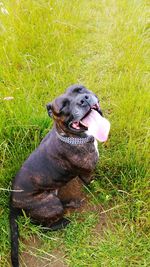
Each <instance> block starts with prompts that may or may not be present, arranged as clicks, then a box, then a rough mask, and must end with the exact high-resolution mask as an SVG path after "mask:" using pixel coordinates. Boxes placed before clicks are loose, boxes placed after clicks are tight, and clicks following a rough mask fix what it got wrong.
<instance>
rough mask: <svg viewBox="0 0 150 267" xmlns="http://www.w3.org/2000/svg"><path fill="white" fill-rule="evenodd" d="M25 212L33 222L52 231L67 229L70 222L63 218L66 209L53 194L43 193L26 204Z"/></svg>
mask: <svg viewBox="0 0 150 267" xmlns="http://www.w3.org/2000/svg"><path fill="white" fill-rule="evenodd" d="M25 212H26V213H27V214H28V215H29V216H30V218H31V221H32V220H33V222H36V223H38V224H41V225H43V226H44V227H45V228H48V229H50V230H53V231H54V230H58V229H62V228H64V227H66V225H67V224H68V223H69V222H70V220H68V219H66V218H63V215H64V208H63V205H62V203H61V201H60V199H59V198H58V197H57V196H56V195H55V194H53V193H49V192H43V193H41V194H38V195H37V196H34V198H33V197H32V198H31V199H30V202H28V205H27V203H26V207H25Z"/></svg>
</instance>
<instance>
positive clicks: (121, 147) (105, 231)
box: [0, 0, 150, 267]
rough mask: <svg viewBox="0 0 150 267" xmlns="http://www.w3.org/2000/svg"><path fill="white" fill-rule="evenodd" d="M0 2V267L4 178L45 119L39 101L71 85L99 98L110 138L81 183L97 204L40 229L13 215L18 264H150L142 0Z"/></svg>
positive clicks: (148, 98) (6, 251) (5, 262)
mask: <svg viewBox="0 0 150 267" xmlns="http://www.w3.org/2000/svg"><path fill="white" fill-rule="evenodd" d="M3 4H4V5H2V2H1V3H0V104H1V107H0V111H1V115H0V128H1V131H0V139H1V140H0V143H1V145H0V153H1V157H0V162H1V172H0V266H1V267H8V266H10V258H9V255H10V243H9V222H8V211H9V194H10V193H9V189H10V188H11V181H12V178H13V177H14V176H15V173H16V172H17V170H18V169H19V168H20V166H21V164H22V163H23V161H24V160H25V159H26V157H27V156H28V155H29V154H30V153H31V151H33V150H34V149H35V148H36V147H37V146H38V144H39V142H40V140H41V139H42V138H43V137H44V136H45V134H46V133H47V132H48V130H49V129H50V128H51V126H52V121H51V120H50V119H49V118H48V116H47V112H46V109H45V105H46V103H48V102H50V101H51V100H52V99H53V98H54V97H56V96H58V95H59V94H60V93H62V92H64V90H65V89H66V88H67V87H68V86H70V85H71V84H74V83H81V84H84V85H85V86H87V87H88V88H90V89H91V90H93V91H94V92H95V93H96V94H97V95H98V96H99V98H100V102H101V107H102V110H103V113H104V114H105V116H106V117H107V118H108V119H109V120H110V122H111V134H110V138H109V141H108V142H107V143H106V144H99V152H100V160H99V164H98V166H97V168H96V172H95V178H96V179H95V181H94V182H93V183H92V184H91V186H90V189H89V190H86V189H85V190H86V194H87V195H88V196H89V198H90V199H91V200H90V201H91V203H92V204H91V205H93V207H99V206H100V207H101V209H102V211H101V212H99V210H98V208H97V209H96V208H93V210H92V209H91V210H89V211H85V212H83V213H79V212H73V213H72V215H71V217H72V223H71V224H70V225H69V227H68V228H66V229H65V230H63V231H60V232H55V233H54V232H53V233H43V232H42V231H41V229H40V227H37V226H34V225H32V224H31V223H30V220H29V219H28V218H26V217H24V218H23V217H22V218H20V220H19V227H20V251H22V253H21V259H20V261H21V266H24V267H26V266H27V267H38V266H41V265H42V266H52V267H63V266H69V267H84V266H89V267H91V266H92V267H101V266H102V267H126V266H130V267H131V266H132V267H133V266H139V267H144V266H145V267H146V266H147V267H148V266H150V253H149V249H150V242H149V240H148V233H149V232H148V229H149V221H148V214H149V205H150V203H149V202H148V200H149V198H148V193H149V191H148V182H149V181H148V178H149V173H148V166H149V160H150V158H149V151H148V148H149V140H150V138H149V131H148V130H149V129H148V127H149V113H150V112H149V111H150V109H149V106H150V94H149V91H148V84H149V81H148V80H149V72H148V29H149V28H148V21H147V15H148V12H147V11H148V1H144V0H143V1H142V0H104V1H98V0H97V1H96V0H91V1H88V0H80V1H79V0H76V1H75V0H72V1H67V0H64V1H61V0H60V1H59V0H57V1H54V0H51V1H50V0H49V1H48V0H38V1H36V0H21V1H19V0H18V1H17V0H16V1H13V0H10V1H8V0H6V1H3ZM7 11H8V12H7ZM8 97H13V99H12V100H8ZM25 251H26V252H28V257H29V258H28V259H27V256H26V254H25ZM29 255H31V257H30V256H29ZM58 256H60V260H58V258H59V257H58ZM59 264H60V265H59Z"/></svg>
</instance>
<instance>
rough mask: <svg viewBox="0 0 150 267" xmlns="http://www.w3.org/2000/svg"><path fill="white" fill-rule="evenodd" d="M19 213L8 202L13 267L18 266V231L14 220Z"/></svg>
mask: <svg viewBox="0 0 150 267" xmlns="http://www.w3.org/2000/svg"><path fill="white" fill-rule="evenodd" d="M18 215H19V212H18V209H16V208H13V207H12V205H11V203H10V236H11V261H12V266H13V267H19V260H18V248H19V241H18V238H19V231H18V224H17V222H16V220H17V217H18Z"/></svg>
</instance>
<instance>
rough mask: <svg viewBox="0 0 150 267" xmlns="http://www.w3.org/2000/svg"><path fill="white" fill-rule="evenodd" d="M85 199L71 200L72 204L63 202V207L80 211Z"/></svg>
mask: <svg viewBox="0 0 150 267" xmlns="http://www.w3.org/2000/svg"><path fill="white" fill-rule="evenodd" d="M83 202H84V199H81V200H79V199H75V200H71V201H70V202H63V206H64V208H73V209H78V208H80V207H81V205H82V204H83Z"/></svg>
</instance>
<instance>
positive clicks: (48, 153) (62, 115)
mask: <svg viewBox="0 0 150 267" xmlns="http://www.w3.org/2000/svg"><path fill="white" fill-rule="evenodd" d="M93 109H95V110H96V111H97V112H98V113H99V114H101V115H102V113H101V110H100V108H99V104H98V98H97V96H96V95H95V94H93V93H92V92H91V91H89V90H88V89H86V88H85V87H84V86H82V85H73V86H71V87H69V88H68V89H67V91H66V92H65V93H64V94H63V95H61V96H60V97H58V98H56V99H55V100H54V101H53V102H52V103H50V104H48V105H47V110H48V114H49V116H51V117H52V118H53V119H54V122H55V123H54V126H53V128H52V130H51V131H50V132H49V133H48V134H47V135H46V137H45V138H44V139H43V140H42V142H41V144H40V145H39V147H38V148H37V149H36V150H35V151H34V152H33V153H32V154H31V155H30V156H29V158H28V159H27V160H26V161H25V163H24V164H23V166H22V167H21V169H20V171H19V172H18V174H17V175H16V177H15V179H14V181H13V186H12V189H13V191H12V194H11V201H10V228H11V259H12V265H13V267H17V266H19V262H18V226H17V222H16V219H17V216H18V215H20V214H21V212H22V210H24V211H25V213H26V214H27V215H28V216H30V218H31V220H32V219H33V221H35V222H38V223H39V224H42V225H44V226H46V227H49V229H51V230H57V229H61V228H63V227H65V226H66V225H67V224H68V223H69V222H70V221H69V220H68V219H66V218H63V214H64V208H65V207H67V206H68V207H69V206H74V207H75V206H76V203H75V202H74V203H73V202H70V203H63V202H62V201H61V200H60V199H59V197H58V195H57V191H58V190H59V188H61V187H62V186H64V185H65V184H66V183H67V182H69V181H70V180H71V179H73V178H75V177H77V176H78V177H79V178H80V179H81V180H82V181H83V183H85V184H88V183H89V182H90V181H91V174H92V171H93V169H94V167H95V165H96V162H97V160H98V152H97V149H96V148H95V143H94V142H95V139H94V137H93V136H91V135H88V134H87V130H88V127H87V126H86V125H85V124H84V123H83V121H82V120H83V118H85V117H86V116H88V114H89V113H90V112H91V110H93Z"/></svg>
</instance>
